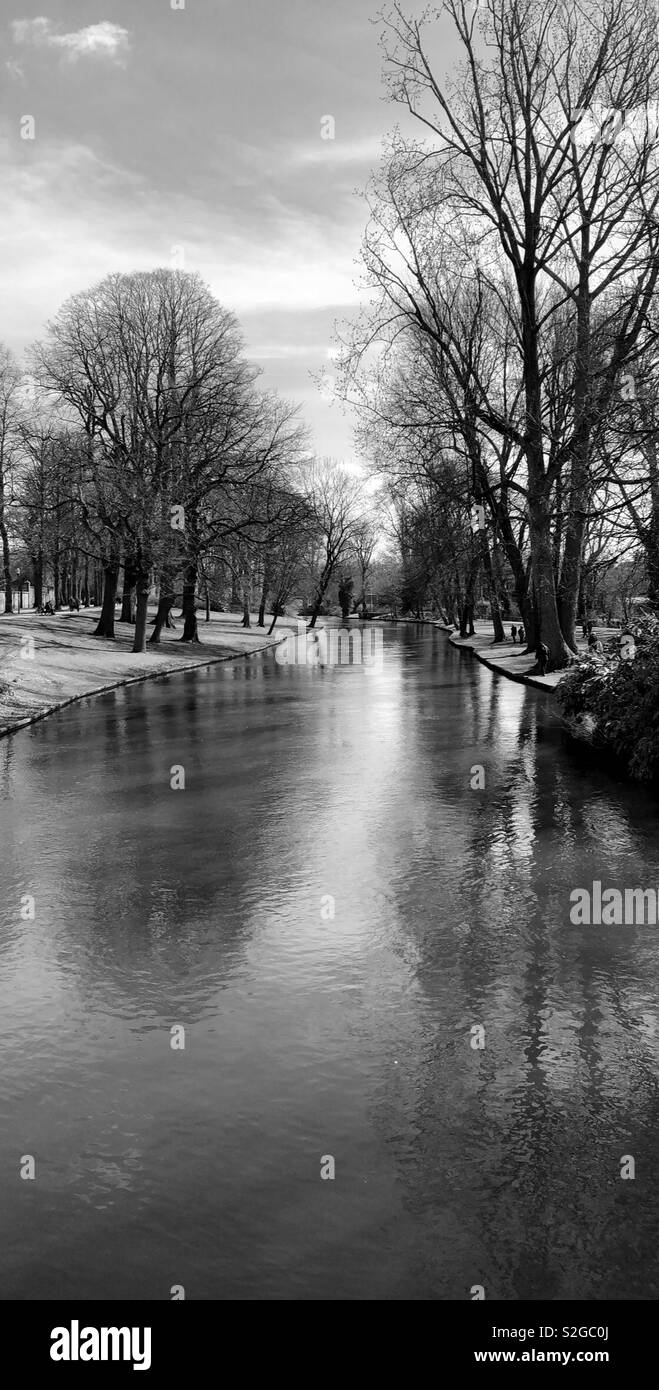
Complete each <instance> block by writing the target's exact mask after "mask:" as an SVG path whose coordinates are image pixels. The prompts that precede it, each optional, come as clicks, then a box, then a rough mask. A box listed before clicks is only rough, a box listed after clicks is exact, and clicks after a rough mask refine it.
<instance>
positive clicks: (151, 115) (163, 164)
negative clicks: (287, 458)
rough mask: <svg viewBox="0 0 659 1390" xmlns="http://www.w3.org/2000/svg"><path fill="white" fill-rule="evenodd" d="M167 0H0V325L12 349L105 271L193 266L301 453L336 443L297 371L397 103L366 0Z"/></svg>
mask: <svg viewBox="0 0 659 1390" xmlns="http://www.w3.org/2000/svg"><path fill="white" fill-rule="evenodd" d="M182 3H183V0H139V4H138V3H136V0H20V3H18V4H17V5H16V7H15V9H14V11H13V12H12V6H11V0H7V4H6V5H5V6H3V10H4V15H5V16H6V17H5V18H4V19H3V20H2V21H1V22H0V46H1V47H0V68H1V70H2V76H3V79H4V80H3V82H2V87H1V90H2V125H1V127H0V159H1V164H2V170H1V172H2V201H3V215H2V219H1V223H0V240H1V249H2V254H1V256H0V303H1V305H2V315H1V318H0V337H1V338H3V339H4V340H5V341H6V342H8V343H9V344H10V345H11V346H12V347H13V348H14V349H16V350H18V351H20V350H21V349H22V348H23V347H24V346H25V345H26V344H27V343H28V342H30V341H31V340H32V339H33V338H35V337H37V336H39V335H40V334H41V332H42V331H43V327H44V324H45V322H46V321H47V319H48V318H49V317H50V316H51V315H52V313H53V312H54V311H55V310H56V309H57V307H58V305H59V304H60V303H61V301H62V300H63V299H64V298H65V297H66V296H67V295H69V294H71V293H72V292H73V291H75V290H78V289H82V288H84V287H85V286H86V285H88V284H91V283H93V282H94V281H95V280H98V279H99V278H101V277H102V276H103V275H105V274H107V273H108V272H109V271H111V270H134V269H140V268H150V267H153V266H156V265H168V264H178V265H182V266H183V267H184V268H185V269H189V270H197V271H199V272H200V273H201V275H202V276H203V277H204V279H206V280H207V281H208V283H209V284H210V285H211V287H212V289H213V291H214V293H215V294H216V295H217V296H218V298H219V299H220V300H221V301H222V302H223V303H224V304H226V305H227V307H230V308H232V309H234V310H235V311H236V312H237V314H238V315H239V317H240V319H241V321H242V324H243V327H244V331H245V335H246V340H247V347H248V351H249V353H250V356H253V357H254V358H255V359H256V360H257V361H258V362H260V363H261V365H262V366H263V367H264V369H265V378H264V383H265V384H268V385H272V386H276V387H277V388H279V389H280V390H281V391H283V392H284V393H286V394H288V395H290V396H291V397H293V398H294V399H296V400H298V401H300V402H301V403H302V405H303V410H304V416H305V418H306V419H307V421H308V422H309V424H310V425H311V426H312V428H313V431H314V441H315V446H316V448H317V449H318V451H319V452H321V453H332V454H335V455H336V456H338V457H341V458H344V459H346V460H348V459H350V458H351V457H353V448H352V437H351V428H350V422H349V421H347V420H346V419H345V417H344V416H343V415H342V413H341V412H340V410H339V408H338V406H331V407H330V405H329V404H328V403H327V402H326V401H325V400H324V399H323V396H322V395H321V393H320V392H319V390H318V388H317V386H316V385H314V383H313V381H312V380H311V379H310V373H311V372H316V371H318V369H322V368H323V367H324V368H325V369H327V370H328V371H330V372H331V361H330V360H329V356H328V354H329V350H330V349H331V344H332V329H333V324H334V322H335V320H336V319H341V318H343V317H345V316H346V315H348V314H350V313H351V312H354V306H355V304H356V302H357V298H358V289H357V285H356V280H357V277H358V273H359V272H358V266H357V264H356V258H357V256H358V252H359V244H360V238H361V234H362V231H363V227H364V220H365V207H364V204H363V201H362V200H361V199H360V197H359V196H358V193H357V192H356V190H358V189H359V188H363V187H364V186H365V184H366V181H367V179H368V174H369V170H370V169H371V168H372V166H373V165H374V163H376V162H377V159H378V156H379V152H380V148H381V140H382V137H383V135H384V134H385V133H386V132H387V130H390V129H391V128H392V126H393V125H394V123H395V122H396V120H397V119H398V118H399V113H398V112H397V111H396V110H395V109H394V108H392V107H391V106H390V105H389V104H388V103H387V102H386V101H385V99H384V89H383V86H382V84H381V56H380V53H379V49H378V32H379V27H378V26H377V25H374V24H373V23H371V22H370V21H371V19H372V17H373V15H374V14H375V12H376V11H377V9H378V7H379V0H185V3H184V7H183V8H173V6H176V5H178V6H180V5H181V4H182ZM411 7H412V8H414V5H413V4H412V6H411ZM325 116H331V117H332V118H333V120H334V122H335V138H334V139H333V140H331V139H323V138H322V136H321V122H322V118H323V117H325ZM26 118H27V123H26ZM29 118H32V121H33V123H34V125H33V127H32V126H30V124H29ZM328 128H329V127H328V126H327V125H326V126H325V130H327V129H328ZM32 130H33V133H34V139H26V138H22V137H23V136H24V135H25V134H26V133H27V134H29V133H30V132H31V131H32Z"/></svg>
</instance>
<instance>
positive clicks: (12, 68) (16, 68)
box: [5, 58, 25, 82]
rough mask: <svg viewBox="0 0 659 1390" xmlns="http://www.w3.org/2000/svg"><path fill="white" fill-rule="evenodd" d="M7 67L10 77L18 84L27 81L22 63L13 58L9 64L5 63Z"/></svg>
mask: <svg viewBox="0 0 659 1390" xmlns="http://www.w3.org/2000/svg"><path fill="white" fill-rule="evenodd" d="M5 67H6V69H7V72H8V73H9V76H10V77H14V78H15V79H16V81H17V82H24V81H25V73H24V72H23V69H22V67H21V65H20V63H17V62H16V59H15V58H11V59H10V60H9V62H8V63H5Z"/></svg>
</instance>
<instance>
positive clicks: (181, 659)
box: [0, 609, 294, 738]
mask: <svg viewBox="0 0 659 1390" xmlns="http://www.w3.org/2000/svg"><path fill="white" fill-rule="evenodd" d="M154 612H155V610H154ZM99 613H100V609H87V610H85V612H84V613H72V614H69V613H58V614H56V615H55V617H41V616H38V615H37V614H35V613H31V612H29V613H15V614H12V615H7V616H5V615H2V617H1V618H0V738H2V737H3V736H4V735H5V734H10V733H13V732H14V731H15V730H17V729H22V728H24V727H25V726H26V725H29V724H34V723H36V722H37V720H39V719H44V718H45V717H46V716H47V715H48V714H52V713H53V712H54V711H55V710H57V709H62V708H63V707H64V706H65V705H69V704H71V703H73V701H75V700H82V699H84V698H86V697H87V696H88V695H101V694H103V693H104V692H105V691H108V690H114V689H116V688H117V687H118V686H122V685H134V684H136V683H137V682H139V681H145V680H149V679H152V678H153V677H155V676H165V675H171V674H172V673H174V672H176V671H188V670H195V669H196V668H197V667H199V666H211V665H214V664H215V663H216V662H218V661H231V660H234V659H235V658H237V657H241V656H251V655H252V653H254V652H261V651H265V650H267V649H268V648H269V647H274V646H277V644H278V643H279V642H281V641H282V639H283V638H284V637H285V636H286V634H287V633H288V632H289V631H290V628H291V625H293V626H294V620H291V619H288V620H287V619H281V618H280V619H279V621H278V623H277V627H276V628H275V631H274V632H273V634H272V636H271V637H268V636H267V627H266V628H265V629H264V628H254V627H252V628H244V627H243V626H242V621H241V616H240V615H239V614H236V613H214V614H213V615H212V618H211V621H210V623H205V622H203V621H200V623H199V632H200V636H201V644H200V645H199V646H196V645H195V646H189V645H188V643H181V641H180V637H181V632H182V630H183V625H182V622H180V621H179V622H177V628H176V629H175V630H168V629H165V630H164V632H163V633H162V639H161V644H160V646H158V647H151V648H149V650H148V651H147V652H146V653H144V654H140V653H134V652H132V651H131V646H132V643H133V628H132V627H129V626H127V625H126V624H123V623H117V625H116V634H117V635H116V638H115V640H114V641H113V642H109V641H107V640H105V639H104V638H102V637H94V636H93V635H92V634H93V630H94V627H95V626H96V624H97V622H98V617H99ZM151 616H152V615H151ZM175 621H176V619H175ZM270 622H271V618H267V625H268V627H269V625H270Z"/></svg>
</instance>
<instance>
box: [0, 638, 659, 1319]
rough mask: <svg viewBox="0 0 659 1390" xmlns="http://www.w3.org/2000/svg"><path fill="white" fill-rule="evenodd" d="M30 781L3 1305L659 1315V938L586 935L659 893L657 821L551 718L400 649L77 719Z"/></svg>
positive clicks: (14, 784)
mask: <svg viewBox="0 0 659 1390" xmlns="http://www.w3.org/2000/svg"><path fill="white" fill-rule="evenodd" d="M475 765H481V766H482V767H483V768H484V773H485V787H484V788H483V789H481V790H478V789H473V790H472V788H471V786H470V781H471V773H472V769H473V767H474V766H475ZM173 766H180V767H183V768H184V770H185V789H184V790H181V791H174V790H172V789H171V787H170V773H171V768H172V767H173ZM0 777H1V779H2V785H3V790H4V792H5V799H4V801H3V803H2V809H1V810H0V837H1V843H2V845H3V868H2V877H3V895H2V914H3V923H2V928H3V929H2V936H1V943H0V950H1V959H2V967H3V968H2V974H1V977H0V1004H1V1006H2V1016H3V1023H4V1036H5V1061H4V1065H3V1073H2V1082H1V1083H0V1086H1V1096H2V1113H1V1116H0V1118H1V1121H2V1123H1V1127H0V1161H1V1164H2V1172H3V1173H5V1175H7V1174H10V1173H11V1172H13V1171H15V1170H16V1169H17V1164H18V1158H17V1156H19V1157H20V1155H21V1154H24V1153H34V1154H35V1156H36V1159H37V1171H38V1181H37V1184H35V1185H34V1186H33V1185H31V1184H29V1183H19V1182H18V1181H15V1182H9V1180H8V1179H7V1177H5V1180H4V1181H5V1191H4V1192H3V1198H4V1199H5V1200H4V1202H3V1208H4V1211H5V1223H4V1227H5V1230H4V1238H3V1246H2V1253H1V1254H0V1292H2V1294H3V1296H5V1297H7V1296H8V1294H10V1293H11V1294H13V1295H14V1296H16V1297H20V1298H35V1297H46V1298H57V1297H98V1298H100V1297H110V1298H112V1297H128V1298H147V1297H156V1298H160V1297H168V1296H169V1288H170V1286H171V1284H172V1283H179V1282H180V1283H183V1284H185V1286H186V1289H187V1291H188V1296H189V1297H195V1296H196V1297H204V1298H216V1297H220V1298H223V1297H232V1298H233V1297H239V1298H240V1297H247V1298H278V1297H293V1298H296V1297H298V1298H310V1297H311V1298H336V1297H342V1298H380V1297H382V1298H428V1297H437V1298H443V1299H444V1298H445V1299H453V1298H466V1297H468V1296H469V1289H470V1287H471V1285H472V1284H474V1283H482V1284H484V1285H485V1287H486V1291H487V1295H488V1297H495V1298H496V1297H498V1298H510V1299H517V1298H537V1299H539V1298H559V1297H575V1298H604V1297H615V1298H648V1297H654V1296H656V1295H657V1293H658V1292H659V1282H658V1278H657V1272H656V1261H655V1255H654V1250H655V1249H656V1244H657V1234H658V1230H657V1226H658V1223H657V1215H658V1199H657V1196H656V1190H657V1188H656V1184H655V1183H654V1181H653V1168H652V1158H653V1152H654V1149H655V1148H656V1141H657V1127H658V1124H657V1122H658V1118H659V1117H658V1116H657V1068H658V1062H659V1027H658V1025H657V1004H656V1000H657V977H658V973H659V950H658V947H657V932H656V929H655V930H653V929H652V928H647V927H646V928H643V927H636V928H635V927H626V928H575V927H573V926H571V924H570V921H569V894H570V891H571V889H572V888H574V887H575V886H580V885H582V884H583V885H585V886H587V885H588V884H589V883H591V882H592V880H593V879H595V878H600V879H603V880H606V882H607V883H608V884H610V885H612V886H614V885H619V886H624V885H627V886H630V885H634V884H641V883H644V884H645V885H646V886H650V885H653V884H656V883H657V882H658V881H659V875H658V872H657V871H658V867H659V865H658V856H657V850H656V848H655V841H656V825H657V817H656V812H657V807H656V803H655V802H654V800H653V799H652V797H651V796H650V795H649V794H646V793H644V792H639V791H638V790H637V789H634V790H632V789H630V788H628V787H625V786H624V785H619V784H617V783H616V782H614V781H612V780H611V779H610V778H608V777H607V776H606V775H605V774H604V773H600V772H598V771H597V770H593V769H592V768H589V769H588V770H587V771H584V769H583V767H581V766H579V765H578V764H575V763H573V762H572V761H571V760H570V758H569V756H568V755H567V754H566V753H565V751H564V750H563V748H562V745H561V736H560V729H559V727H558V723H557V721H556V718H555V714H554V711H553V707H552V704H551V701H550V700H549V698H548V697H545V696H543V695H540V694H537V693H535V692H532V691H527V690H526V689H525V688H524V687H520V686H516V685H512V684H510V683H508V682H505V681H503V680H500V679H497V678H496V677H494V676H492V675H491V674H490V673H489V672H487V671H485V670H484V669H483V668H481V667H479V666H478V665H477V664H476V663H475V662H473V661H472V660H471V659H470V658H469V656H468V655H466V654H464V653H457V652H455V651H454V650H453V649H451V648H450V647H449V646H448V645H447V643H446V639H445V638H444V637H443V636H442V635H441V634H438V633H437V632H435V631H434V630H431V629H428V628H425V627H420V628H412V627H404V628H400V627H399V628H397V629H392V630H390V631H389V632H387V635H386V645H385V660H384V663H383V669H382V671H381V672H372V671H369V672H368V673H366V672H365V671H363V670H360V669H359V668H358V667H353V668H350V669H346V668H342V669H335V668H332V667H331V666H330V667H327V668H325V669H319V668H314V667H302V668H300V667H295V666H288V667H284V666H280V665H278V664H277V663H276V662H275V660H274V658H273V657H272V655H269V656H266V657H263V658H259V659H258V660H251V661H248V662H236V663H229V664H226V665H222V666H219V667H215V668H212V669H209V670H207V671H204V672H202V673H196V674H195V673H182V674H181V675H179V676H176V677H173V678H171V679H167V680H159V681H157V682H154V683H152V684H151V685H150V686H148V687H136V688H133V689H130V688H129V689H127V690H123V691H119V692H116V693H114V694H112V695H109V696H107V697H103V698H102V699H100V700H98V701H96V702H94V703H93V704H91V705H86V706H85V707H84V708H83V707H76V706H72V707H70V708H69V709H67V710H65V711H63V712H62V713H61V714H60V715H59V716H57V717H55V718H53V719H51V720H48V721H46V722H45V723H43V724H40V725H37V726H35V727H34V728H33V729H31V730H26V731H24V732H22V733H21V734H19V735H18V736H16V737H14V738H10V739H7V740H4V741H3V742H2V743H0ZM24 894H31V895H33V896H34V897H35V899H36V917H35V921H34V922H29V921H23V920H21V917H20V903H21V897H22V895H24ZM179 1024H183V1025H184V1026H185V1028H186V1048H185V1051H183V1052H175V1051H172V1049H171V1047H170V1029H171V1027H172V1026H174V1025H179ZM478 1024H480V1025H482V1026H483V1027H484V1028H485V1040H486V1045H485V1048H484V1050H482V1051H478V1050H474V1049H473V1048H472V1047H471V1046H470V1038H471V1029H472V1027H473V1026H474V1025H478ZM326 1153H331V1154H333V1155H334V1157H335V1161H336V1173H337V1176H336V1180H335V1182H334V1183H333V1184H332V1183H327V1182H322V1181H321V1180H320V1176H319V1173H320V1156H321V1155H322V1154H326ZM626 1153H632V1154H633V1155H634V1156H635V1159H636V1174H637V1176H636V1180H635V1181H634V1182H627V1183H625V1182H622V1181H621V1180H620V1178H619V1176H618V1175H619V1171H620V1159H621V1157H622V1155H623V1154H626ZM32 1186H33V1190H32V1191H30V1190H29V1189H30V1188H31V1187H32ZM16 1188H18V1191H16Z"/></svg>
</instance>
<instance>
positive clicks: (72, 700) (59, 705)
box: [0, 629, 290, 739]
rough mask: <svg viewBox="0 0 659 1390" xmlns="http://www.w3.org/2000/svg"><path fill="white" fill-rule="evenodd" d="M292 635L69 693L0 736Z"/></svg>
mask: <svg viewBox="0 0 659 1390" xmlns="http://www.w3.org/2000/svg"><path fill="white" fill-rule="evenodd" d="M289 635H290V629H287V630H283V631H282V633H281V636H280V637H277V638H274V639H273V640H272V642H263V643H262V644H261V645H260V646H258V647H251V648H250V650H249V651H245V652H235V651H234V652H225V653H224V654H223V655H222V656H210V657H203V658H202V659H201V660H200V661H189V662H188V661H186V663H185V665H182V664H181V663H180V662H175V663H174V664H173V665H172V666H171V667H168V668H167V669H163V667H162V666H161V667H159V669H158V670H157V671H145V672H144V675H142V676H124V677H121V678H120V679H118V680H113V681H110V683H109V685H99V686H95V687H94V688H93V689H92V690H83V691H81V693H80V694H79V695H67V697H66V699H64V700H57V701H56V702H55V704H53V705H48V706H47V708H45V709H40V710H38V711H37V712H36V714H31V715H28V717H27V718H24V719H17V720H16V721H15V722H13V723H11V724H7V725H6V726H4V727H3V728H0V739H2V738H8V737H9V735H10V734H16V733H18V732H19V730H20V729H28V728H29V727H30V725H31V724H40V723H41V720H42V719H48V718H49V716H50V715H51V714H57V712H58V710H61V709H66V708H67V706H68V705H77V704H80V701H81V700H92V699H95V698H96V696H97V695H108V694H109V693H110V692H111V691H112V690H122V689H123V688H124V687H125V686H129V685H143V684H144V682H145V681H157V680H166V679H167V678H168V677H169V676H175V675H177V674H178V672H179V671H181V672H184V671H200V670H203V669H204V668H205V667H207V666H217V665H218V664H219V663H220V662H221V661H245V660H247V658H248V657H250V656H260V655H261V652H267V651H271V650H272V648H273V647H279V646H281V643H282V642H285V641H286V638H287V637H288V636H289Z"/></svg>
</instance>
